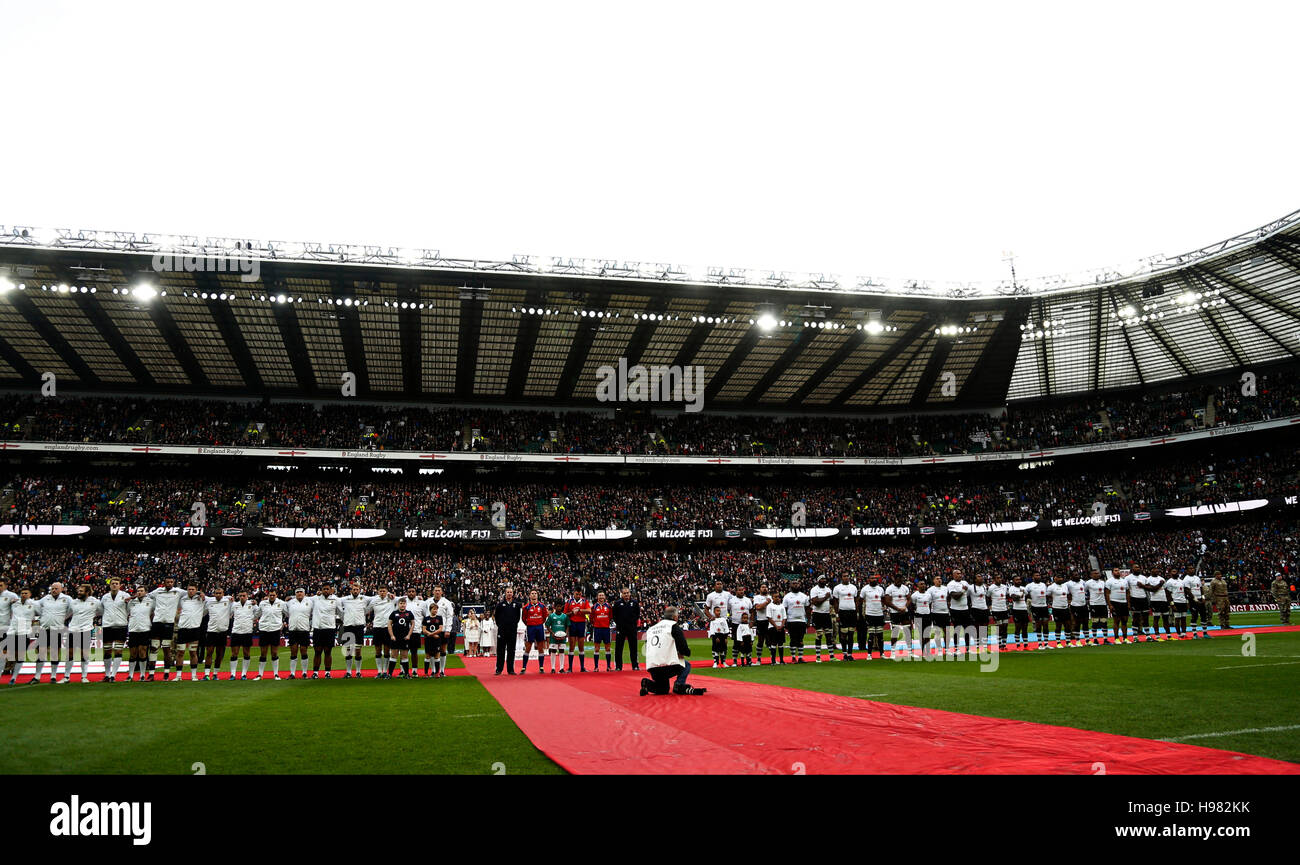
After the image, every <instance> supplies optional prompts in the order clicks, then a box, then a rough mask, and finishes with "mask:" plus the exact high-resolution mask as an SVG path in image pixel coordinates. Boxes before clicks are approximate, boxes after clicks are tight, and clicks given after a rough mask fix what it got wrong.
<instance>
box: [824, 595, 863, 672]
mask: <svg viewBox="0 0 1300 865" xmlns="http://www.w3.org/2000/svg"><path fill="white" fill-rule="evenodd" d="M831 596H832V597H833V598H835V613H836V615H837V616H838V617H839V628H840V660H842V661H852V660H853V629H854V628H855V627H857V622H858V587H857V586H855V585H853V583H851V582H849V575H848V574H840V581H839V582H838V583H836V584H835V587H834V588H833V589H831ZM830 657H831V659H832V660H833V659H834V658H835V653H834V652H831V653H830Z"/></svg>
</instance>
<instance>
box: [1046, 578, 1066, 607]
mask: <svg viewBox="0 0 1300 865" xmlns="http://www.w3.org/2000/svg"><path fill="white" fill-rule="evenodd" d="M1047 597H1049V598H1051V599H1052V609H1054V610H1063V609H1065V608H1066V607H1068V606H1070V590H1069V589H1067V588H1066V587H1065V583H1048V584H1047Z"/></svg>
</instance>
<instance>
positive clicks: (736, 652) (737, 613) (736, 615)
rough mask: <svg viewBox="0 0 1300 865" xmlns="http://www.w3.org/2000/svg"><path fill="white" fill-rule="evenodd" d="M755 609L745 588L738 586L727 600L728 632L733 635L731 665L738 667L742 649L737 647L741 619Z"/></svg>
mask: <svg viewBox="0 0 1300 865" xmlns="http://www.w3.org/2000/svg"><path fill="white" fill-rule="evenodd" d="M753 609H754V601H753V599H752V598H750V597H749V595H747V594H745V587H744V586H741V585H737V586H736V591H735V592H734V593H733V594H732V595H731V597H730V598H729V599H728V600H727V607H726V609H725V610H724V612H725V614H726V619H727V632H728V633H729V634H730V635H731V665H732V666H733V667H734V666H738V665H739V660H740V649H739V647H737V646H736V629H737V628H739V627H740V617H741V616H743V615H744V614H745V613H748V612H749V611H751V610H753Z"/></svg>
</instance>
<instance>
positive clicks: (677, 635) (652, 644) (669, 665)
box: [641, 606, 708, 697]
mask: <svg viewBox="0 0 1300 865" xmlns="http://www.w3.org/2000/svg"><path fill="white" fill-rule="evenodd" d="M690 654H691V650H690V647H689V646H687V645H686V635H685V634H683V633H682V629H681V626H680V625H678V624H677V608H676V607H672V606H669V607H664V613H663V616H662V617H661V618H660V619H659V621H658V622H656V623H655V624H653V625H651V626H650V628H649V629H647V630H646V633H645V660H646V670H647V672H649V673H650V678H649V679H642V680H641V696H642V697H644V696H645V695H646V694H667V693H668V692H669V680H671V679H672V678H673V677H674V676H675V677H676V678H677V681H676V682H674V683H673V684H672V686H671V690H672V692H673V693H674V694H703V693H704V692H705V691H706V690H708V689H707V688H693V687H691V686H690V685H688V684H686V677H687V676H689V675H690V673H691V663H690V661H687V660H686V658H687V657H688V656H689V655H690Z"/></svg>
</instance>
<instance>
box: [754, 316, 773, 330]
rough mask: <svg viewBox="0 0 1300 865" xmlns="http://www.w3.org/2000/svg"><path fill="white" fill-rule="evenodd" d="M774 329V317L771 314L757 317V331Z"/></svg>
mask: <svg viewBox="0 0 1300 865" xmlns="http://www.w3.org/2000/svg"><path fill="white" fill-rule="evenodd" d="M775 328H776V316H774V315H772V314H771V313H763V314H762V315H760V316H759V317H758V329H759V330H774V329H775Z"/></svg>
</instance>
